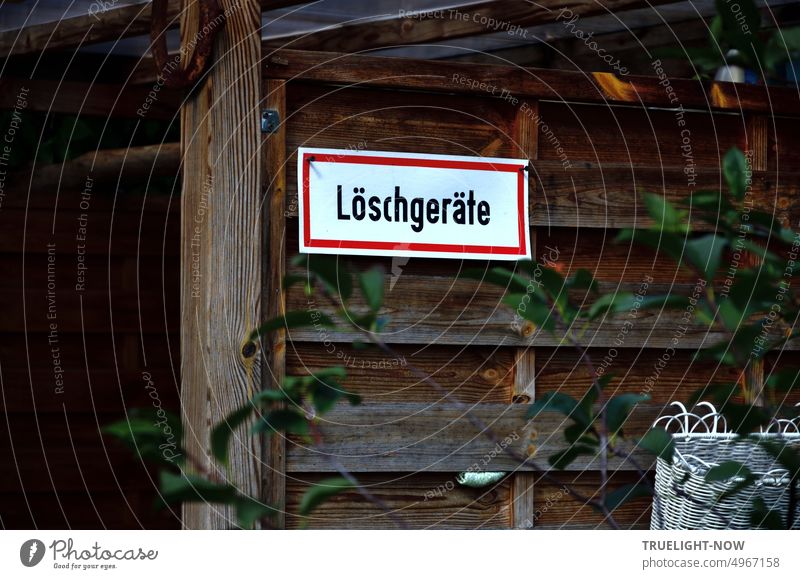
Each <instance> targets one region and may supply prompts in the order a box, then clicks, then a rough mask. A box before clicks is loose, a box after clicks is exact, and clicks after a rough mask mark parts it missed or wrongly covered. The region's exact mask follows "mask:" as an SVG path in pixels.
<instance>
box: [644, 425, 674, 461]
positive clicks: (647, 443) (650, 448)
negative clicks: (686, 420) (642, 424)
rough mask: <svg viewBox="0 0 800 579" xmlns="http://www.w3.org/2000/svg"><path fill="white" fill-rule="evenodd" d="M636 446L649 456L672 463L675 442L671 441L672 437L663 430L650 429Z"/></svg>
mask: <svg viewBox="0 0 800 579" xmlns="http://www.w3.org/2000/svg"><path fill="white" fill-rule="evenodd" d="M637 445H638V446H639V448H642V449H644V450H646V451H647V452H649V453H650V454H654V455H656V456H657V457H659V458H662V459H664V460H666V461H667V462H672V453H673V451H674V450H675V441H674V440H672V435H671V434H670V433H669V432H667V431H666V430H664V429H663V428H658V427H654V428H651V429H650V430H648V431H647V433H646V434H645V435H644V436H643V437H642V438H640V439H639V441H638V443H637Z"/></svg>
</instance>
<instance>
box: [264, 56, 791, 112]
mask: <svg viewBox="0 0 800 579" xmlns="http://www.w3.org/2000/svg"><path fill="white" fill-rule="evenodd" d="M265 59H266V62H265V69H264V74H265V76H266V77H268V78H281V79H296V80H317V81H322V82H330V83H359V84H363V85H372V86H383V87H391V88H413V89H422V90H429V91H444V92H466V93H474V94H482V95H485V94H486V89H485V85H484V88H483V89H481V88H480V86H479V85H480V83H486V84H487V85H489V86H498V87H501V88H505V89H506V90H508V91H510V92H511V93H512V94H514V95H515V96H517V97H528V98H532V99H536V98H541V99H555V100H559V101H580V102H599V103H602V104H606V103H633V104H634V105H636V106H642V104H646V105H650V106H667V107H668V106H671V105H674V103H671V102H670V96H668V95H667V94H666V93H665V91H664V87H663V86H660V85H659V80H658V79H657V78H655V77H642V76H628V77H625V78H624V79H620V78H617V77H616V76H614V75H612V74H610V73H599V72H596V73H592V74H590V75H587V74H584V73H581V72H571V71H559V70H546V69H535V68H529V69H524V70H522V71H521V70H519V69H517V68H512V67H504V66H495V65H485V64H468V63H452V62H442V61H429V62H426V61H422V60H412V59H401V58H382V57H374V56H362V55H352V54H342V53H325V52H310V51H298V50H290V49H280V50H276V51H274V52H272V53H271V54H269V55H265ZM454 75H463V76H464V77H466V78H468V79H471V80H475V81H477V84H476V85H474V87H473V84H472V83H469V85H467V84H463V85H462V84H459V83H458V82H453V77H454ZM456 78H460V77H456ZM672 87H673V89H674V90H675V95H676V97H677V99H678V101H679V102H680V103H681V104H682V105H683V106H684V108H699V109H703V110H706V109H709V108H711V109H722V110H724V109H729V110H733V111H736V112H740V111H743V110H745V111H748V110H750V111H761V112H770V113H772V114H776V115H780V114H787V115H792V114H793V113H794V111H796V110H797V103H798V98H800V97H798V95H797V93H796V91H793V90H792V89H788V88H776V87H764V86H757V85H734V84H731V83H721V82H711V83H701V82H697V81H690V80H674V81H673V82H672Z"/></svg>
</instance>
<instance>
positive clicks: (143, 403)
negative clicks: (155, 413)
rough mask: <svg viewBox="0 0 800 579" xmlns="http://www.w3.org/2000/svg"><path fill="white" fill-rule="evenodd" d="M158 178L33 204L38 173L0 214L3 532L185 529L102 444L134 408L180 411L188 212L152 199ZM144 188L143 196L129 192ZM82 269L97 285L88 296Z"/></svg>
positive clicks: (123, 456) (9, 193) (135, 463)
mask: <svg viewBox="0 0 800 579" xmlns="http://www.w3.org/2000/svg"><path fill="white" fill-rule="evenodd" d="M102 154H103V153H101V155H102ZM44 172H45V171H43V170H40V171H39V175H40V176H41V175H42V174H43V173H44ZM146 179H147V173H142V174H141V175H139V176H138V177H136V176H134V177H131V176H128V177H126V180H125V181H124V182H122V183H116V181H113V182H107V183H103V182H100V181H98V180H94V182H93V183H92V186H91V190H90V191H89V190H88V189H87V187H86V184H85V182H82V183H81V184H80V185H77V186H73V185H74V183H73V184H72V185H70V186H65V187H63V188H61V189H60V190H59V189H58V188H57V187H49V188H47V189H44V190H42V189H38V188H34V189H32V190H30V194H28V191H29V186H30V183H33V184H34V187H35V186H36V182H37V177H36V176H35V177H34V179H33V180H32V181H31V180H18V181H16V182H15V183H14V185H13V186H11V185H10V184H8V183H7V185H8V186H7V187H6V197H5V199H4V200H3V205H2V208H1V209H0V229H2V231H3V235H2V236H1V237H0V264H2V265H0V271H2V272H3V275H2V276H0V286H1V287H0V292H2V297H3V299H2V301H3V304H4V306H3V315H2V316H0V370H1V378H2V379H1V381H0V389H1V390H2V397H1V398H0V408H2V418H0V421H2V425H0V463H2V464H3V476H2V477H0V526H2V527H4V528H51V529H58V528H73V529H74V528H112V529H114V528H176V527H178V526H179V521H178V518H177V517H178V515H179V512H177V513H171V512H169V511H161V512H157V511H156V510H155V509H154V508H153V504H154V500H155V497H156V492H155V488H156V485H157V481H156V479H155V478H152V477H153V476H154V474H155V471H153V470H150V469H148V468H147V467H145V466H144V465H143V464H142V463H141V461H140V460H138V459H137V458H136V457H135V456H134V455H133V453H131V452H130V451H129V450H128V449H126V448H123V447H122V446H121V445H120V444H118V443H117V442H116V441H115V440H113V439H111V438H109V437H107V436H104V435H102V434H101V433H100V429H101V428H102V427H103V426H105V425H107V424H109V423H111V422H116V421H118V420H121V419H124V417H125V413H126V410H127V409H130V408H135V407H139V408H149V407H151V406H152V405H153V404H154V403H157V404H160V405H161V406H162V407H163V408H164V409H166V410H170V411H172V412H177V408H178V340H177V330H178V317H177V314H178V310H177V306H178V300H179V286H178V248H179V246H178V233H179V230H178V222H179V214H178V212H177V211H176V209H177V207H176V205H175V204H174V201H173V203H172V204H170V199H169V197H168V196H165V195H163V196H159V195H158V194H153V192H152V191H151V193H150V194H149V195H147V196H144V195H143V194H142V193H141V189H142V188H144V185H145V184H146ZM134 186H139V188H138V192H131V193H129V194H125V193H124V191H125V190H126V189H129V188H133V187H134ZM56 191H58V193H57V194H56ZM87 191H88V192H89V193H90V194H89V195H88V196H86V195H85V193H87ZM115 191H117V194H115V193H114V192H115ZM82 202H84V205H83V206H82V205H81V204H82ZM82 214H83V215H84V216H85V218H84V219H83V220H81V217H82ZM84 227H85V241H82V240H79V239H77V236H79V235H83V233H82V232H81V231H80V230H81V229H82V228H84ZM80 245H83V246H84V247H83V248H80V247H79V246H80ZM80 252H85V253H83V254H82V255H80V256H79V253H80ZM80 258H83V260H84V262H83V263H84V264H85V266H86V269H85V270H84V276H83V277H84V284H85V285H84V288H83V289H82V291H76V283H80V282H79V279H78V267H79V266H78V264H79V259H80ZM51 324H55V326H54V327H55V331H53V326H51ZM54 357H56V358H57V359H56V361H57V362H58V367H59V369H61V370H62V372H58V369H57V368H56V366H55V365H54ZM59 374H61V375H59ZM56 381H59V383H57V382H56ZM150 381H151V382H152V386H151V387H150V389H147V386H148V382H150ZM152 393H155V396H153V394H152Z"/></svg>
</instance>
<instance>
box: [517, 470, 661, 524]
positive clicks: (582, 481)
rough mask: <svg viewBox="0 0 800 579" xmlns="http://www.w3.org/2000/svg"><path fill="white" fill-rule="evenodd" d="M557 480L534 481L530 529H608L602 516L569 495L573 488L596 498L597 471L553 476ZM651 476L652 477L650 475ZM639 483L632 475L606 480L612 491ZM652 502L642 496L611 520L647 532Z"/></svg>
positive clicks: (637, 476) (624, 473)
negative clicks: (532, 520) (559, 481)
mask: <svg viewBox="0 0 800 579" xmlns="http://www.w3.org/2000/svg"><path fill="white" fill-rule="evenodd" d="M552 474H553V476H554V477H555V478H556V479H557V480H558V479H560V480H561V484H558V482H557V481H550V480H537V481H536V482H535V484H534V487H533V488H534V505H536V510H535V511H534V525H533V529H534V530H536V529H542V530H545V529H550V530H554V529H559V530H568V529H608V528H609V527H608V525H607V524H606V523H605V521H604V519H603V516H602V515H601V514H600V513H598V512H597V511H596V510H595V509H593V508H592V507H588V506H586V505H584V504H582V503H580V502H579V501H576V500H575V499H574V498H572V497H571V496H570V492H569V491H570V489H574V490H576V491H578V492H580V493H582V494H584V495H585V496H589V497H596V496H597V492H598V489H599V488H600V475H599V473H596V472H578V473H560V472H555V473H552ZM650 476H652V475H650ZM638 482H640V478H639V475H638V474H637V473H633V472H615V473H612V474H611V476H610V477H609V488H610V489H611V490H613V489H616V488H619V487H620V486H623V485H626V484H632V483H638ZM651 505H652V499H651V498H650V497H642V498H638V499H634V500H630V501H628V502H626V503H624V504H623V505H622V506H620V507H619V508H617V509H616V510H615V511H614V519H615V520H616V521H617V523H618V524H619V525H620V526H621V527H622V528H624V529H648V528H649V527H650V507H651Z"/></svg>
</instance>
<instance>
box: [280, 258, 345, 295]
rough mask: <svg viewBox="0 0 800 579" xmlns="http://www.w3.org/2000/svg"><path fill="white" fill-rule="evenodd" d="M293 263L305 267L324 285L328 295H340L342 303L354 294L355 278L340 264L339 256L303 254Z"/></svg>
mask: <svg viewBox="0 0 800 579" xmlns="http://www.w3.org/2000/svg"><path fill="white" fill-rule="evenodd" d="M292 263H293V264H294V265H300V266H304V267H306V268H307V269H308V271H309V273H311V274H313V275H314V277H315V278H316V279H317V280H318V281H319V282H320V283H321V284H322V286H323V287H324V288H325V289H326V291H327V292H328V293H330V294H331V295H338V296H339V297H341V299H342V301H345V300H347V299H349V298H350V296H351V295H352V294H353V276H352V274H351V273H350V272H349V271H348V270H347V268H345V266H344V264H343V263H342V264H340V263H339V258H338V256H335V255H322V254H310V255H309V254H301V255H298V256H296V257H295V258H294V259H293V260H292Z"/></svg>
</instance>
